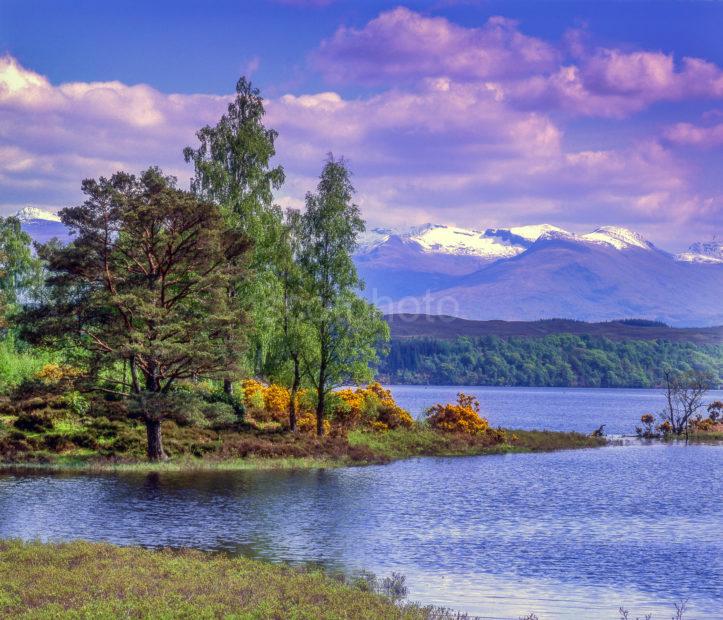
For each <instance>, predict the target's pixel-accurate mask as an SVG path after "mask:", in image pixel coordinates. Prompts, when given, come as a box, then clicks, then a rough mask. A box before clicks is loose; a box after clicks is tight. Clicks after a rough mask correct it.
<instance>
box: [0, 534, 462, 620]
mask: <svg viewBox="0 0 723 620" xmlns="http://www.w3.org/2000/svg"><path fill="white" fill-rule="evenodd" d="M345 581H346V580H341V579H335V578H332V577H330V576H328V575H326V574H324V573H323V572H320V571H319V570H301V569H296V568H291V567H288V566H284V565H277V564H271V563H267V562H261V561H258V560H251V559H246V558H230V557H227V556H224V555H218V554H209V553H203V552H200V551H189V550H183V551H171V550H163V551H151V550H147V549H140V548H136V547H116V546H112V545H108V544H97V543H87V542H73V543H67V544H41V543H37V542H35V543H23V542H18V541H0V617H3V618H17V619H25V620H29V619H33V620H36V619H37V620H40V619H56V618H73V619H78V620H80V619H85V618H87V619H91V618H92V619H94V620H95V619H101V620H102V619H108V620H111V619H112V620H115V619H116V618H155V619H159V620H160V619H169V620H170V619H171V618H174V619H175V618H187V619H189V620H190V619H196V618H198V619H205V618H208V619H211V618H226V619H229V620H230V619H238V620H241V619H244V620H246V619H248V620H252V619H253V620H262V619H267V618H268V619H272V618H274V619H275V618H279V619H280V618H290V619H296V620H304V619H309V620H311V619H328V620H332V619H333V620H337V619H339V620H341V619H345V620H355V619H359V620H366V619H368V618H388V619H392V618H399V619H405V620H407V619H408V620H422V619H429V618H432V617H434V618H443V617H445V616H444V615H440V613H439V612H438V611H433V610H431V609H424V608H420V607H419V606H417V605H413V604H408V605H403V606H397V605H395V604H394V603H392V602H391V601H390V600H388V599H387V598H385V597H383V596H381V595H379V594H376V593H371V592H365V591H362V590H361V589H360V588H358V587H354V586H353V585H352V584H349V583H346V582H345ZM449 617H452V616H451V615H450V616H449Z"/></svg>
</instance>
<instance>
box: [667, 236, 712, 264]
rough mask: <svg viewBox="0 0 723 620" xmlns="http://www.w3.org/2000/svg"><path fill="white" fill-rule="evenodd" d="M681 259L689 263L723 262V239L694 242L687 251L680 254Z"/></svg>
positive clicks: (679, 258) (678, 257)
mask: <svg viewBox="0 0 723 620" xmlns="http://www.w3.org/2000/svg"><path fill="white" fill-rule="evenodd" d="M676 258H677V259H678V260H679V261H684V262H687V263H714V264H715V263H723V241H716V240H715V239H713V241H708V242H701V241H699V242H698V243H694V244H693V245H691V246H690V247H689V248H688V251H687V252H683V253H681V254H678V255H677V256H676Z"/></svg>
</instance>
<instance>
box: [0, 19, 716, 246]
mask: <svg viewBox="0 0 723 620" xmlns="http://www.w3.org/2000/svg"><path fill="white" fill-rule="evenodd" d="M310 63H311V66H312V67H314V68H316V70H318V71H320V72H321V73H322V74H323V75H324V76H325V77H326V79H327V80H328V84H329V88H330V89H329V90H328V91H325V92H311V93H309V92H307V93H304V92H297V93H289V94H286V95H284V96H281V97H278V98H274V99H271V100H268V101H267V112H268V124H269V125H271V126H273V127H275V128H276V129H277V130H278V131H279V133H280V137H279V142H278V145H277V146H278V149H277V151H278V159H279V162H280V163H281V164H283V165H284V166H285V168H286V171H287V178H288V181H287V184H286V185H285V187H284V189H283V191H282V192H281V193H280V194H279V196H278V200H279V202H281V203H282V204H285V205H296V206H298V205H301V204H302V201H303V196H304V193H305V192H306V191H308V190H309V189H312V188H313V187H314V185H315V177H316V175H317V174H318V172H319V170H320V167H321V164H322V160H323V158H324V157H325V155H326V153H328V152H329V151H333V152H334V153H335V154H337V155H344V156H346V157H347V158H349V160H350V162H351V166H352V169H353V170H354V173H355V177H354V178H355V184H356V186H357V189H358V192H359V193H358V202H359V204H360V205H361V206H362V209H363V211H364V214H365V216H366V217H367V218H368V220H369V221H370V223H371V224H372V225H385V224H386V225H404V224H412V223H422V222H424V221H429V220H431V221H436V222H442V223H455V224H459V225H465V226H472V227H478V228H482V227H486V226H502V225H513V224H527V223H538V222H542V221H548V222H550V223H553V224H557V225H561V226H564V227H570V228H573V229H575V228H576V227H579V228H581V229H583V228H585V229H586V228H590V227H591V226H595V225H598V224H616V225H626V226H630V227H632V228H636V229H638V230H641V231H642V232H644V233H646V234H648V235H649V236H651V237H652V238H653V239H654V240H655V241H657V242H660V243H662V244H663V245H665V243H666V242H669V241H671V240H675V241H676V242H677V243H683V242H687V241H693V240H695V239H696V238H698V237H703V236H709V232H716V230H715V229H716V228H719V227H720V224H721V222H722V221H723V209H722V207H721V204H722V202H723V201H722V200H721V196H722V195H723V190H722V189H721V187H720V185H718V186H717V187H715V186H711V185H710V184H708V185H707V186H706V189H705V191H703V190H701V189H700V185H699V184H698V183H697V178H698V177H697V174H698V171H697V169H696V165H695V162H693V161H691V158H690V157H687V156H685V155H683V154H681V153H679V150H680V149H686V150H687V151H689V150H690V149H691V147H695V149H696V150H699V151H700V152H704V151H706V149H707V150H708V151H710V149H715V148H716V147H719V146H721V145H722V144H723V129H721V125H720V124H718V125H712V126H711V125H700V124H696V123H690V122H679V123H673V124H667V125H665V126H661V127H660V128H653V130H652V131H650V130H648V131H647V132H642V133H641V132H640V131H630V132H629V133H630V137H629V138H627V139H618V140H616V141H611V140H608V139H605V135H604V134H605V130H604V129H602V130H601V131H600V132H597V133H596V132H594V131H593V132H588V134H586V137H585V140H584V141H583V140H579V139H577V135H576V134H575V132H574V130H571V129H570V126H571V123H573V122H575V121H576V119H581V118H584V119H591V120H593V119H599V120H597V121H596V122H598V123H604V124H609V123H631V122H633V121H634V117H635V115H638V114H641V113H644V111H645V110H646V109H648V108H650V107H651V106H654V105H655V104H656V103H658V102H662V101H668V102H680V101H685V100H693V101H701V100H706V101H711V102H715V101H716V100H719V99H721V98H723V74H722V72H721V70H720V69H719V68H718V67H717V66H715V65H714V64H712V63H710V62H708V61H706V60H703V59H697V58H683V59H680V60H679V61H678V60H676V59H675V58H674V57H673V56H671V55H669V54H665V53H662V52H658V51H646V50H637V51H631V50H621V49H611V48H596V47H594V46H590V45H588V44H587V42H586V40H585V37H584V36H582V34H581V33H579V32H571V33H569V36H568V37H567V39H566V41H564V42H562V43H561V44H553V43H550V42H546V41H543V40H540V39H538V38H535V37H530V36H527V35H525V34H523V33H522V32H521V30H520V26H519V24H517V23H515V22H514V21H511V20H508V19H505V18H492V19H490V20H489V21H488V22H487V23H486V24H484V25H483V26H482V27H479V28H465V27H462V26H460V25H457V24H454V23H452V22H450V21H449V20H446V19H444V18H440V17H428V16H424V15H421V14H419V13H416V12H414V11H411V10H409V9H404V8H397V9H394V10H391V11H387V12H383V13H381V14H380V15H379V16H377V17H376V18H375V19H373V20H371V21H369V22H368V23H367V24H366V25H364V26H363V27H360V28H349V27H341V28H339V29H338V30H337V32H336V33H335V34H334V35H333V36H332V37H330V38H329V39H327V40H325V41H322V42H321V43H320V45H319V47H318V48H317V49H316V50H315V51H314V52H313V53H312V54H311V57H310ZM346 84H356V85H360V84H363V85H367V86H369V87H370V88H371V90H370V91H368V93H367V94H365V95H363V96H356V97H347V96H345V95H344V89H345V85H346ZM228 100H229V96H228V95H213V94H195V95H186V94H168V93H162V92H159V91H158V90H156V89H154V88H153V87H151V86H148V85H143V84H140V85H128V84H123V83H120V82H75V83H65V84H52V83H50V81H49V80H48V79H47V78H46V77H45V76H43V75H41V74H39V73H37V72H35V71H33V70H32V69H31V68H28V67H24V66H22V65H21V64H20V63H19V62H18V61H17V59H15V58H13V57H12V56H7V55H6V56H4V57H1V58H0V193H1V195H2V198H1V199H0V201H1V202H0V213H3V212H4V213H5V214H7V213H9V212H11V211H12V210H14V209H17V208H19V207H21V206H25V205H27V204H32V205H34V206H40V207H45V208H59V207H63V206H67V205H69V204H74V203H75V202H77V201H78V200H79V198H80V192H79V186H80V181H81V179H82V178H86V177H92V176H98V175H101V174H103V175H108V174H111V173H112V172H114V171H115V170H118V169H127V170H131V171H137V170H140V169H142V168H144V167H146V166H148V165H151V164H158V165H160V166H161V167H163V168H164V170H166V171H167V172H168V173H170V174H175V175H176V176H178V177H179V179H180V181H181V183H185V182H186V181H187V179H188V177H189V176H190V170H189V168H188V166H186V165H185V163H184V162H183V159H182V156H181V150H182V148H183V147H184V146H186V145H188V144H194V132H195V131H196V130H197V129H198V128H200V127H201V126H203V125H205V124H207V123H213V122H215V120H216V119H218V118H219V116H220V115H221V114H222V113H223V111H224V109H225V106H226V104H227V102H228ZM583 142H584V144H583ZM681 227H685V231H686V235H688V236H689V238H688V239H682V238H681V234H680V230H681Z"/></svg>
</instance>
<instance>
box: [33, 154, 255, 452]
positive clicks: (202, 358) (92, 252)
mask: <svg viewBox="0 0 723 620" xmlns="http://www.w3.org/2000/svg"><path fill="white" fill-rule="evenodd" d="M83 191H84V193H85V194H86V196H87V199H86V201H85V202H84V203H83V204H82V205H80V206H77V207H72V208H68V209H64V210H63V211H62V212H61V218H62V220H63V223H64V224H65V225H66V226H67V227H68V228H69V229H70V230H71V231H72V232H73V233H75V235H74V241H73V242H72V243H70V244H68V245H67V246H57V245H54V246H47V245H46V246H43V247H42V248H41V249H40V252H41V255H42V256H43V258H45V259H46V260H47V263H48V269H49V272H50V274H51V275H50V277H49V278H48V280H47V288H48V291H49V293H48V295H47V299H45V300H44V301H43V302H42V303H39V304H35V305H32V306H29V307H27V308H26V309H25V312H24V314H23V319H22V320H23V325H24V327H25V332H24V333H25V334H26V335H27V336H28V337H29V338H31V339H33V340H35V341H37V342H47V343H58V340H59V337H62V338H64V339H65V340H66V341H67V340H70V341H71V342H72V344H73V345H74V346H76V347H78V348H79V349H82V350H85V351H86V352H87V353H88V356H89V358H90V359H89V366H90V369H91V375H93V376H94V377H95V379H96V380H98V379H99V378H101V377H103V378H105V379H106V383H105V385H103V384H101V385H100V386H98V387H101V388H102V389H106V390H112V391H114V392H116V393H120V394H122V393H129V392H130V393H132V394H133V395H134V399H133V406H132V407H131V410H132V411H135V412H136V413H138V414H139V415H142V417H143V418H144V419H145V420H146V423H147V424H149V439H153V441H149V457H150V458H164V456H165V455H164V453H163V448H162V443H161V437H160V428H159V426H158V422H159V421H160V420H162V419H163V418H164V416H169V417H180V416H182V415H183V414H184V413H185V411H184V407H183V405H182V404H180V405H179V404H178V403H177V402H175V400H174V399H173V398H172V397H170V396H169V391H170V389H171V388H172V386H173V384H174V383H175V382H177V381H179V380H183V379H191V378H195V377H196V376H205V377H209V376H214V375H216V376H218V375H222V374H226V373H228V372H230V371H233V370H234V369H236V368H238V361H239V359H240V357H241V354H242V351H243V345H244V339H243V336H244V333H243V330H242V327H243V315H242V313H241V312H240V309H239V307H238V306H237V305H236V304H234V303H232V300H231V299H230V297H229V295H228V290H229V287H230V286H231V284H232V283H234V282H236V281H237V280H238V279H239V278H240V276H241V274H242V273H243V265H242V260H243V258H244V256H245V254H246V252H247V249H248V241H247V240H246V238H245V237H243V236H240V235H238V234H229V230H228V228H227V225H226V222H225V220H224V218H223V214H222V213H221V210H220V209H219V207H218V206H216V205H214V204H212V203H210V202H203V201H201V200H199V199H198V198H197V197H196V196H195V195H194V194H191V193H189V192H184V191H181V190H178V189H176V187H175V180H174V179H173V178H171V177H165V176H163V174H162V173H161V171H160V170H158V169H157V168H150V169H148V170H146V171H145V172H143V173H142V174H141V175H140V177H135V176H134V175H130V174H127V173H124V172H118V173H116V174H114V175H113V176H112V177H111V178H110V179H105V178H101V179H99V180H90V179H89V180H86V181H84V182H83ZM119 366H120V367H122V368H123V375H120V374H119V373H112V372H111V373H106V374H105V375H101V373H100V370H101V369H112V370H115V371H117V369H118V367H119ZM126 368H128V369H129V373H128V374H127V373H126Z"/></svg>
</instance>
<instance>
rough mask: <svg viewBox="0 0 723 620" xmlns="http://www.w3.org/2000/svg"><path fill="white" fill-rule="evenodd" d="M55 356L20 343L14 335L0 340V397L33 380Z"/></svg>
mask: <svg viewBox="0 0 723 620" xmlns="http://www.w3.org/2000/svg"><path fill="white" fill-rule="evenodd" d="M55 357H56V356H55V355H54V354H53V353H51V352H48V351H45V350H42V349H31V348H30V347H28V346H26V345H23V344H22V343H19V342H18V341H17V340H16V338H15V337H14V336H13V335H12V333H10V334H8V335H7V336H6V337H5V338H3V339H1V340H0V395H2V394H7V393H8V392H10V391H11V390H12V389H13V388H15V387H17V386H18V385H20V384H21V383H22V382H23V381H26V380H29V379H31V378H32V377H33V376H34V375H35V373H37V372H38V371H39V370H40V369H41V368H42V367H43V366H45V364H48V363H50V362H51V361H53V360H54V359H55Z"/></svg>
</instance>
